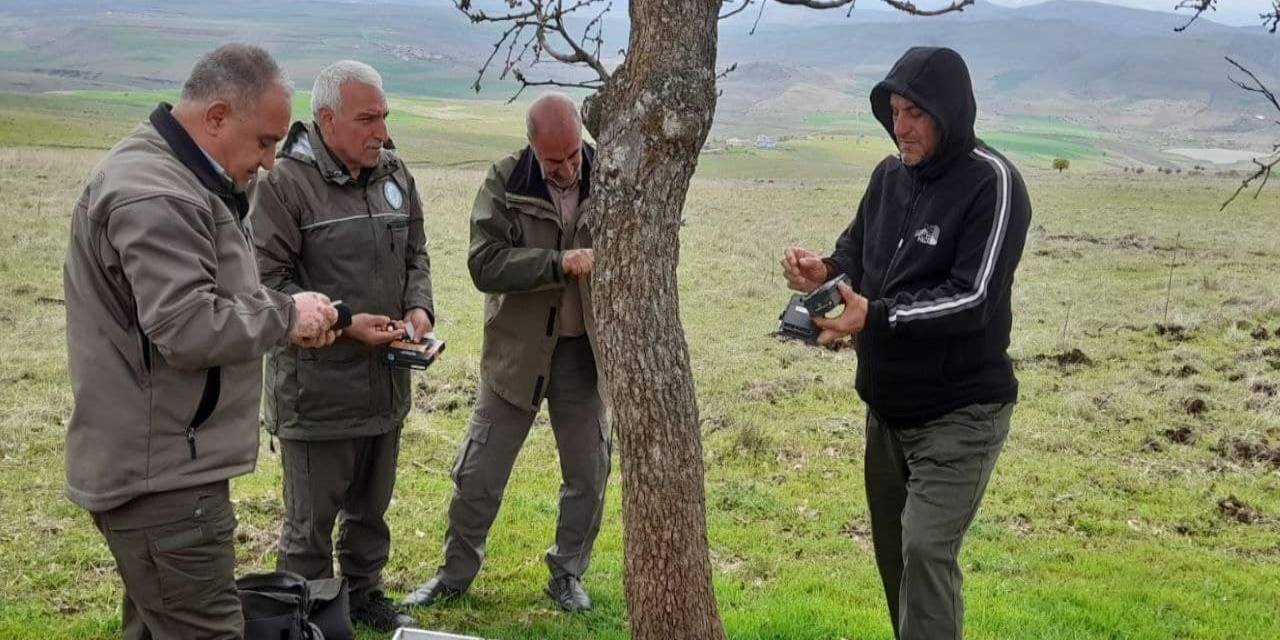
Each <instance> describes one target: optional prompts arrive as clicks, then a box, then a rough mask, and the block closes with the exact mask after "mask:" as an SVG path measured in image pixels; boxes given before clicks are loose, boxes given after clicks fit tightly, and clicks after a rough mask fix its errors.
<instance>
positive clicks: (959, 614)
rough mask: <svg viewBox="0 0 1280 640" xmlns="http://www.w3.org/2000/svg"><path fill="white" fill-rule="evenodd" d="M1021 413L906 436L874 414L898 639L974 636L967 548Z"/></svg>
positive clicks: (873, 480)
mask: <svg viewBox="0 0 1280 640" xmlns="http://www.w3.org/2000/svg"><path fill="white" fill-rule="evenodd" d="M1012 414H1013V405H1012V404H1003V405H997V404H991V405H970V406H967V407H963V408H961V409H957V410H956V411H953V412H951V413H949V414H947V415H944V416H942V417H940V418H936V419H934V420H931V421H929V422H927V423H925V424H923V425H920V426H913V427H910V428H900V427H895V426H894V425H890V424H886V423H885V422H884V421H883V420H882V419H880V418H879V417H878V416H876V415H875V413H874V412H872V411H870V410H868V412H867V456H866V487H867V504H868V506H869V507H870V510H871V537H872V542H873V544H874V546H875V555H876V565H877V566H878V567H879V569H880V579H881V581H882V582H883V583H884V593H885V597H886V599H887V600H888V603H889V617H890V619H891V621H892V623H893V632H894V637H896V638H899V639H900V640H942V639H945V640H960V638H962V637H963V636H964V596H963V594H962V591H961V583H962V582H963V579H964V578H963V576H962V575H961V573H960V564H959V556H960V544H961V542H962V541H963V540H964V534H965V532H966V531H967V530H968V529H969V525H970V523H972V522H973V517H974V515H975V514H976V513H977V512H978V505H979V503H981V502H982V494H983V492H985V491H986V488H987V481H988V480H990V478H991V470H992V469H993V468H994V467H995V464H996V458H997V457H998V456H999V455H1000V450H1001V448H1003V446H1004V441H1005V438H1006V437H1007V436H1008V435H1009V419H1010V416H1011V415H1012Z"/></svg>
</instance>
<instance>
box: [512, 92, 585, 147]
mask: <svg viewBox="0 0 1280 640" xmlns="http://www.w3.org/2000/svg"><path fill="white" fill-rule="evenodd" d="M549 103H558V104H560V105H561V106H564V107H567V108H568V109H569V111H570V112H571V113H572V114H573V121H574V122H575V123H576V124H577V125H578V131H579V132H581V131H582V114H581V113H579V112H578V103H576V102H574V101H573V98H570V97H569V96H568V95H567V94H564V93H560V92H559V91H548V92H546V93H544V94H542V95H540V96H538V97H537V98H535V99H534V101H533V102H532V103H530V104H529V110H528V111H526V112H525V114H524V127H525V133H526V135H528V137H529V140H533V134H534V118H533V114H534V112H535V111H537V110H538V109H539V108H540V107H542V106H543V105H546V104H549Z"/></svg>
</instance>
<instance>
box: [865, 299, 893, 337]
mask: <svg viewBox="0 0 1280 640" xmlns="http://www.w3.org/2000/svg"><path fill="white" fill-rule="evenodd" d="M867 326H868V327H874V328H876V329H880V330H882V331H891V330H892V329H893V327H892V326H891V325H890V324H889V301H888V300H885V299H880V300H872V301H870V302H869V303H867Z"/></svg>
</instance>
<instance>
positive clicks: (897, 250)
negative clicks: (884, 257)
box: [881, 180, 924, 294]
mask: <svg viewBox="0 0 1280 640" xmlns="http://www.w3.org/2000/svg"><path fill="white" fill-rule="evenodd" d="M916 185H919V186H916ZM912 191H913V193H912V195H911V206H910V207H908V208H907V215H906V216H905V217H904V218H903V220H902V226H901V227H900V228H899V229H898V246H897V247H894V249H893V256H892V257H890V258H889V266H888V267H886V268H885V270H884V284H883V288H882V291H881V293H882V294H887V293H888V290H889V277H890V276H891V275H893V267H894V265H896V264H897V262H898V256H899V255H901V254H902V246H903V245H905V244H906V243H907V231H908V230H909V229H911V221H912V220H914V219H915V216H916V205H917V204H918V203H919V202H920V195H921V194H923V193H924V185H922V184H920V183H919V180H917V181H916V184H915V185H912Z"/></svg>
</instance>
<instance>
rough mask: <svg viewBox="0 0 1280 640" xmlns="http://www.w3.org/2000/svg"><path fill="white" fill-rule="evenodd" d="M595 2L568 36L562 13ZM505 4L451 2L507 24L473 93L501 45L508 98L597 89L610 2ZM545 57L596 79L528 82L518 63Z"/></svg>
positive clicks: (474, 17)
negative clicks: (529, 91) (489, 8)
mask: <svg viewBox="0 0 1280 640" xmlns="http://www.w3.org/2000/svg"><path fill="white" fill-rule="evenodd" d="M745 1H750V0H745ZM600 3H606V4H605V7H604V9H602V10H601V11H600V12H599V13H597V14H596V15H595V17H593V18H592V19H591V20H589V21H588V22H587V25H586V27H585V28H584V29H583V31H582V36H581V37H580V38H579V37H574V36H573V35H571V34H570V33H569V29H568V27H567V26H566V25H565V19H566V17H568V16H571V15H574V14H575V12H578V11H579V10H581V9H585V8H587V7H590V6H592V5H596V4H600ZM505 4H506V5H507V7H508V8H509V9H510V11H509V12H508V13H505V14H499V15H490V14H488V13H485V12H484V11H482V10H480V9H475V8H473V6H472V0H454V5H455V6H456V7H457V8H458V10H459V11H461V12H462V13H463V14H464V15H466V16H467V18H468V19H470V20H471V22H473V23H481V22H492V23H500V24H507V25H509V26H508V27H507V28H506V30H504V31H503V32H502V34H501V35H500V36H499V37H498V41H497V42H496V43H495V44H494V45H493V51H492V52H490V54H489V57H488V58H487V59H486V60H485V61H484V64H482V65H481V66H480V69H479V71H478V73H477V75H476V81H475V82H474V83H473V84H472V85H471V86H472V88H473V89H474V90H475V91H476V92H479V91H480V84H481V81H482V80H483V79H484V75H485V73H486V72H487V71H488V70H489V68H490V67H491V66H493V65H494V61H495V60H496V59H497V56H498V53H499V52H500V51H502V49H503V46H504V45H506V59H505V60H504V61H503V66H502V71H501V73H499V74H498V77H499V78H501V79H506V78H507V77H508V76H510V77H512V78H515V80H516V81H517V82H519V83H520V85H521V88H520V90H519V91H517V92H516V94H515V96H512V100H514V99H515V98H516V97H518V96H519V95H520V94H521V93H522V92H523V91H524V89H525V88H526V87H530V86H559V87H582V88H599V87H600V86H602V85H603V84H604V82H605V81H606V80H608V79H609V71H608V70H607V69H606V68H605V66H604V64H603V63H601V62H600V50H601V48H602V47H603V46H604V36H603V32H604V21H603V18H604V14H606V13H608V12H609V10H610V9H611V8H612V7H613V4H612V2H608V1H607V0H576V2H574V3H573V4H571V5H569V6H567V7H566V6H565V3H564V0H505ZM526 7H527V8H526ZM548 58H549V59H552V60H555V61H557V62H562V63H565V64H569V65H579V66H583V67H587V68H589V69H591V70H592V71H594V72H595V76H596V78H595V79H593V80H589V81H585V82H562V81H559V80H545V81H536V82H535V81H530V80H529V78H528V77H527V76H526V75H525V73H524V67H532V66H534V65H537V64H539V63H540V62H543V61H545V59H548Z"/></svg>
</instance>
